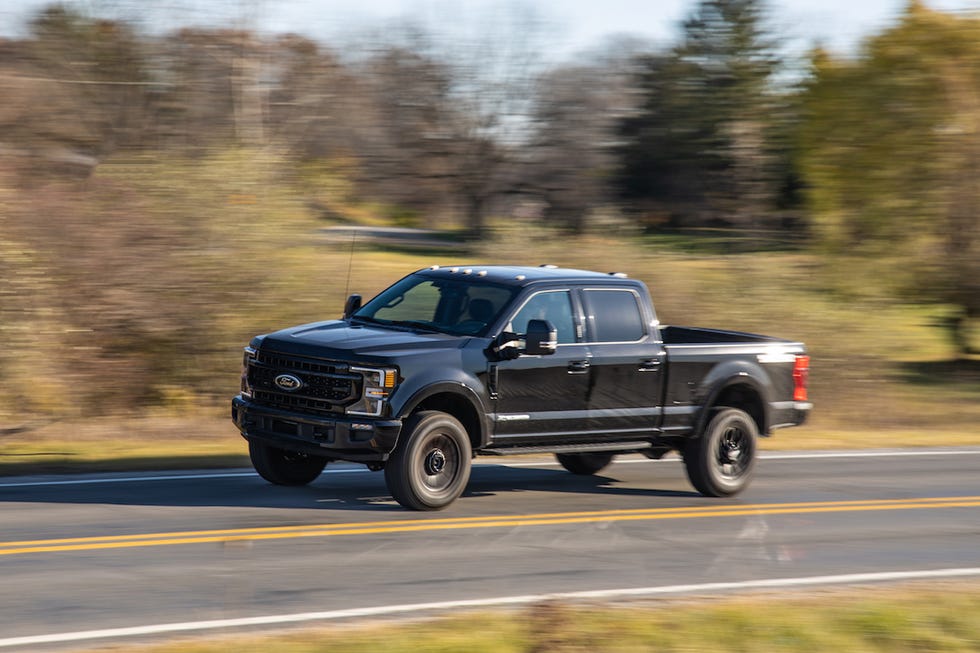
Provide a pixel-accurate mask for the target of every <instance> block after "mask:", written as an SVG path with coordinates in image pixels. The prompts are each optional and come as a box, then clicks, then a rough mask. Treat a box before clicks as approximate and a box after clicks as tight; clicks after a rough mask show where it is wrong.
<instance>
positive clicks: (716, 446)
mask: <svg viewBox="0 0 980 653" xmlns="http://www.w3.org/2000/svg"><path fill="white" fill-rule="evenodd" d="M758 439H759V429H758V427H757V426H756V424H755V421H754V420H753V419H752V418H751V417H749V415H748V414H747V413H746V412H745V411H742V410H739V409H738V408H723V409H721V410H719V411H718V412H716V413H715V414H714V416H712V418H711V421H710V422H708V426H707V427H706V428H705V430H704V433H702V434H701V436H700V437H697V438H694V439H692V440H690V441H689V442H688V443H687V444H686V446H685V447H684V452H683V456H684V466H685V467H686V468H687V477H688V478H689V479H690V481H691V485H693V486H694V488H695V489H696V490H697V491H698V492H700V493H701V494H703V495H705V496H709V497H729V496H733V495H735V494H738V493H739V492H741V491H742V490H744V489H745V488H746V487H748V485H749V482H750V481H751V480H752V473H753V470H754V469H755V453H756V447H757V442H758Z"/></svg>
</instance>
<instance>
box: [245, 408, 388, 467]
mask: <svg viewBox="0 0 980 653" xmlns="http://www.w3.org/2000/svg"><path fill="white" fill-rule="evenodd" d="M231 419H232V421H233V422H235V426H237V427H238V430H239V431H240V432H241V434H242V436H243V437H244V438H245V439H246V440H255V441H257V442H263V443H265V444H269V445H272V446H275V447H279V448H281V449H287V450H289V451H298V452H301V453H306V454H312V455H315V456H326V457H328V458H332V459H334V460H349V461H354V462H373V461H385V460H387V459H388V455H389V454H390V453H391V451H392V450H393V449H394V448H395V443H396V442H397V441H398V434H399V432H401V428H402V422H401V420H394V419H389V420H378V419H371V418H366V417H365V418H349V417H342V418H341V417H337V418H334V417H318V416H313V415H306V414H303V413H294V412H292V411H287V410H279V409H276V408H269V407H267V406H259V405H256V404H255V403H253V402H252V401H251V400H250V399H249V398H248V397H243V396H241V395H238V396H237V397H235V398H234V399H232V400H231Z"/></svg>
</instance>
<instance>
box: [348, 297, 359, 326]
mask: <svg viewBox="0 0 980 653" xmlns="http://www.w3.org/2000/svg"><path fill="white" fill-rule="evenodd" d="M360 307H361V296H360V295H351V296H350V297H348V298H347V301H346V302H344V319H345V320H346V319H347V318H349V317H350V316H351V315H353V314H354V311H356V310H357V309H359V308H360Z"/></svg>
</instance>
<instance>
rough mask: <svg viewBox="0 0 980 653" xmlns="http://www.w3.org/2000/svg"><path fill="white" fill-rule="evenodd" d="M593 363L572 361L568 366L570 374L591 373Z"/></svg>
mask: <svg viewBox="0 0 980 653" xmlns="http://www.w3.org/2000/svg"><path fill="white" fill-rule="evenodd" d="M590 366H591V363H589V361H571V362H570V363H569V364H568V373H569V374H585V373H586V372H588V371H589V367H590Z"/></svg>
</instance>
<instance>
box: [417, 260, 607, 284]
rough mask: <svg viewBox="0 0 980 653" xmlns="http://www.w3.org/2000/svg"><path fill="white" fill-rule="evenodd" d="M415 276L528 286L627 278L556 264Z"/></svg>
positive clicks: (436, 269)
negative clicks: (555, 282) (467, 278)
mask: <svg viewBox="0 0 980 653" xmlns="http://www.w3.org/2000/svg"><path fill="white" fill-rule="evenodd" d="M416 274H424V275H425V276H427V277H436V278H446V279H448V278H460V277H463V278H465V277H475V278H480V279H486V280H487V281H490V282H494V283H501V284H506V285H519V286H526V285H528V284H530V283H534V282H540V281H588V280H590V279H604V280H607V281H608V280H609V278H610V277H616V278H625V276H626V275H625V274H622V273H619V272H592V271H590V270H575V269H572V268H560V267H557V266H554V265H541V266H537V267H531V266H518V265H447V266H438V265H434V266H432V267H431V268H423V269H422V270H419V271H418V272H417V273H416Z"/></svg>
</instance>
